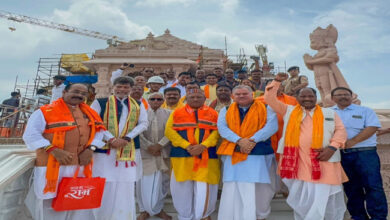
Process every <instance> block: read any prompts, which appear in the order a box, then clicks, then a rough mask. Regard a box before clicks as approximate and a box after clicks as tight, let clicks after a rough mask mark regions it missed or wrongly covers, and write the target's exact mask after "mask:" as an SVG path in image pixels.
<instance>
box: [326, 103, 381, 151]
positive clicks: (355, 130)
mask: <svg viewBox="0 0 390 220" xmlns="http://www.w3.org/2000/svg"><path fill="white" fill-rule="evenodd" d="M331 109H333V110H335V111H336V112H337V114H338V115H339V116H340V118H341V120H342V121H343V124H344V127H345V129H346V130H347V134H348V139H351V138H353V137H355V136H356V135H358V134H359V133H360V132H361V131H362V130H363V129H365V128H366V127H378V128H380V127H381V124H380V122H379V119H378V117H377V116H376V114H375V112H374V111H373V110H372V109H370V108H367V107H364V106H360V105H355V104H351V105H350V106H348V107H346V108H345V109H340V108H339V107H337V105H335V106H333V107H331ZM373 146H376V134H373V135H372V136H371V137H369V138H368V139H366V140H364V141H362V142H360V143H357V144H356V145H355V146H353V148H357V147H373Z"/></svg>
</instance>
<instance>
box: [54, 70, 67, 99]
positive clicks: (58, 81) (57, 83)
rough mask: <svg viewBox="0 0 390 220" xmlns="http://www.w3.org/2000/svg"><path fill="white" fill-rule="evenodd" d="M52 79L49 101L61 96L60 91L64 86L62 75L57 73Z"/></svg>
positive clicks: (64, 78)
mask: <svg viewBox="0 0 390 220" xmlns="http://www.w3.org/2000/svg"><path fill="white" fill-rule="evenodd" d="M53 80H54V86H53V88H52V89H51V98H50V103H52V102H53V101H55V100H57V99H59V98H61V97H62V91H64V88H65V84H64V82H65V80H66V77H65V76H63V75H57V76H54V77H53Z"/></svg>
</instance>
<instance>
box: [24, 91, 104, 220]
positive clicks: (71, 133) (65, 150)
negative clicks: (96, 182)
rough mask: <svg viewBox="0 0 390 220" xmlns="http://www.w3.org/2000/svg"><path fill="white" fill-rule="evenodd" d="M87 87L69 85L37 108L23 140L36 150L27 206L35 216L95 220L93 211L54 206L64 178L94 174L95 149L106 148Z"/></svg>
mask: <svg viewBox="0 0 390 220" xmlns="http://www.w3.org/2000/svg"><path fill="white" fill-rule="evenodd" d="M87 94H88V88H87V86H85V85H83V84H69V85H67V86H66V87H65V89H64V91H63V93H62V98H60V99H57V100H56V101H54V102H53V103H51V104H48V105H44V106H42V107H41V108H40V109H38V110H36V111H35V112H34V113H33V114H32V115H31V116H30V119H29V121H28V124H27V127H26V131H25V133H24V135H23V140H24V142H25V144H26V145H27V148H28V149H30V150H35V151H36V155H37V158H36V163H35V168H34V181H33V185H32V186H31V188H30V191H29V193H28V195H27V198H26V205H27V207H28V208H29V210H30V212H31V214H32V216H33V218H34V219H36V220H37V219H42V220H43V219H48V220H50V219H56V220H62V219H64V220H68V219H86V220H88V219H93V215H92V211H91V210H76V211H62V212H57V211H55V210H53V209H52V208H51V206H52V200H53V198H55V197H56V196H57V191H58V184H59V183H60V182H61V180H62V178H63V177H73V176H74V174H75V172H76V170H77V168H78V167H79V166H81V167H80V172H79V176H91V175H92V170H91V166H85V165H88V164H90V162H91V160H92V155H93V151H94V150H95V149H96V147H103V146H104V142H102V139H103V136H104V135H103V132H104V130H105V128H104V126H103V123H102V121H101V119H100V117H99V115H98V114H96V112H95V111H93V110H92V109H91V108H90V107H89V106H88V105H86V104H84V100H85V98H86V96H87Z"/></svg>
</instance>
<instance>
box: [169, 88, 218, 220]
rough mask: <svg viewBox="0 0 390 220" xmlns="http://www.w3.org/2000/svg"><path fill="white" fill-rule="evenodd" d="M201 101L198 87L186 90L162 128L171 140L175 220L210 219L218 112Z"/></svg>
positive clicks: (215, 176) (215, 187)
mask: <svg viewBox="0 0 390 220" xmlns="http://www.w3.org/2000/svg"><path fill="white" fill-rule="evenodd" d="M205 100H206V98H205V96H204V93H203V91H202V90H200V89H193V90H189V91H187V104H186V105H185V106H184V107H181V108H178V109H176V110H175V111H174V112H173V113H172V114H171V115H170V117H169V119H168V121H167V124H166V128H165V136H166V137H167V138H168V139H169V140H170V141H171V142H172V148H171V154H170V157H171V163H172V169H173V172H172V175H171V193H172V199H173V205H174V206H175V209H176V210H177V212H178V218H179V220H194V219H196V220H199V219H211V218H210V215H211V214H212V213H213V211H214V210H215V204H216V201H217V194H218V183H219V178H220V167H219V161H218V157H217V154H216V144H217V141H218V138H219V134H218V131H217V119H218V113H217V112H216V111H215V110H214V109H212V108H210V107H208V106H206V105H204V102H205Z"/></svg>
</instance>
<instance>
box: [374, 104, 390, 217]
mask: <svg viewBox="0 0 390 220" xmlns="http://www.w3.org/2000/svg"><path fill="white" fill-rule="evenodd" d="M375 112H376V113H377V115H378V118H379V120H380V122H381V125H382V128H390V109H379V110H375ZM378 154H379V158H380V161H381V174H382V180H383V188H384V190H385V193H386V198H387V207H388V208H389V210H390V133H387V134H383V135H380V136H378Z"/></svg>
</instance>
